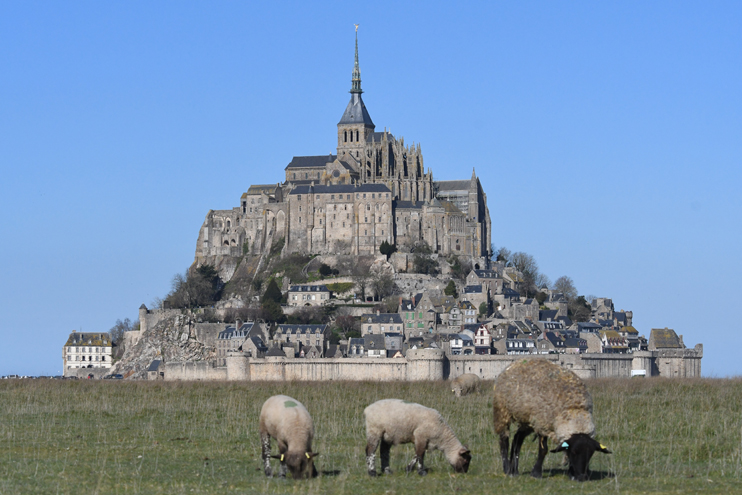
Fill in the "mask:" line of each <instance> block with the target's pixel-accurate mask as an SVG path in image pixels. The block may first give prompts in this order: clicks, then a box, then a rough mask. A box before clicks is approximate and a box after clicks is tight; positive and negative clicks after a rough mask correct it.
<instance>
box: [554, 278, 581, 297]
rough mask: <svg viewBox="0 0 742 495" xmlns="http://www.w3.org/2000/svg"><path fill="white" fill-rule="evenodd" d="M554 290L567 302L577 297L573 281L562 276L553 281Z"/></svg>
mask: <svg viewBox="0 0 742 495" xmlns="http://www.w3.org/2000/svg"><path fill="white" fill-rule="evenodd" d="M554 290H555V291H557V292H561V293H562V294H564V297H565V298H566V299H567V301H573V300H574V299H575V298H576V297H577V288H576V287H575V283H574V281H573V280H572V279H571V278H570V277H568V276H566V275H563V276H561V277H559V278H558V279H556V280H555V281H554Z"/></svg>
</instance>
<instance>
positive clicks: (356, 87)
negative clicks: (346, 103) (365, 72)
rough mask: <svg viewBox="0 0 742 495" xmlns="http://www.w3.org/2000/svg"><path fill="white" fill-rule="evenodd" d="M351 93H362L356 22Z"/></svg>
mask: <svg viewBox="0 0 742 495" xmlns="http://www.w3.org/2000/svg"><path fill="white" fill-rule="evenodd" d="M350 92H351V93H359V94H360V93H363V90H362V89H361V68H360V66H359V65H358V24H356V62H355V64H354V65H353V77H352V79H351V88H350Z"/></svg>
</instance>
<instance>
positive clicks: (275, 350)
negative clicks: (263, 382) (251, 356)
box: [265, 346, 286, 357]
mask: <svg viewBox="0 0 742 495" xmlns="http://www.w3.org/2000/svg"><path fill="white" fill-rule="evenodd" d="M265 356H266V357H277V356H280V357H286V353H285V352H283V350H281V348H280V347H278V346H273V347H271V348H270V350H269V351H268V352H266V353H265Z"/></svg>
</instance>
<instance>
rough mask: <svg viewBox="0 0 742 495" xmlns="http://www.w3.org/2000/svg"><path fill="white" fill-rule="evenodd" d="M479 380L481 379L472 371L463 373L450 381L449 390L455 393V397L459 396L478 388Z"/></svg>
mask: <svg viewBox="0 0 742 495" xmlns="http://www.w3.org/2000/svg"><path fill="white" fill-rule="evenodd" d="M481 382H482V379H481V378H479V377H478V376H477V375H475V374H474V373H464V374H463V375H459V376H457V377H456V378H454V379H453V380H452V381H451V392H453V393H454V394H456V397H461V396H462V395H467V394H470V393H472V392H476V391H477V390H479V384H480V383H481Z"/></svg>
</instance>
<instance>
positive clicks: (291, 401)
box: [283, 400, 297, 407]
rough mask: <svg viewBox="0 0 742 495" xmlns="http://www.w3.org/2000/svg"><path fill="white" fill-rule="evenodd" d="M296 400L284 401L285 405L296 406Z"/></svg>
mask: <svg viewBox="0 0 742 495" xmlns="http://www.w3.org/2000/svg"><path fill="white" fill-rule="evenodd" d="M296 405H297V404H296V402H294V401H293V400H287V401H285V402H284V403H283V407H296Z"/></svg>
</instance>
